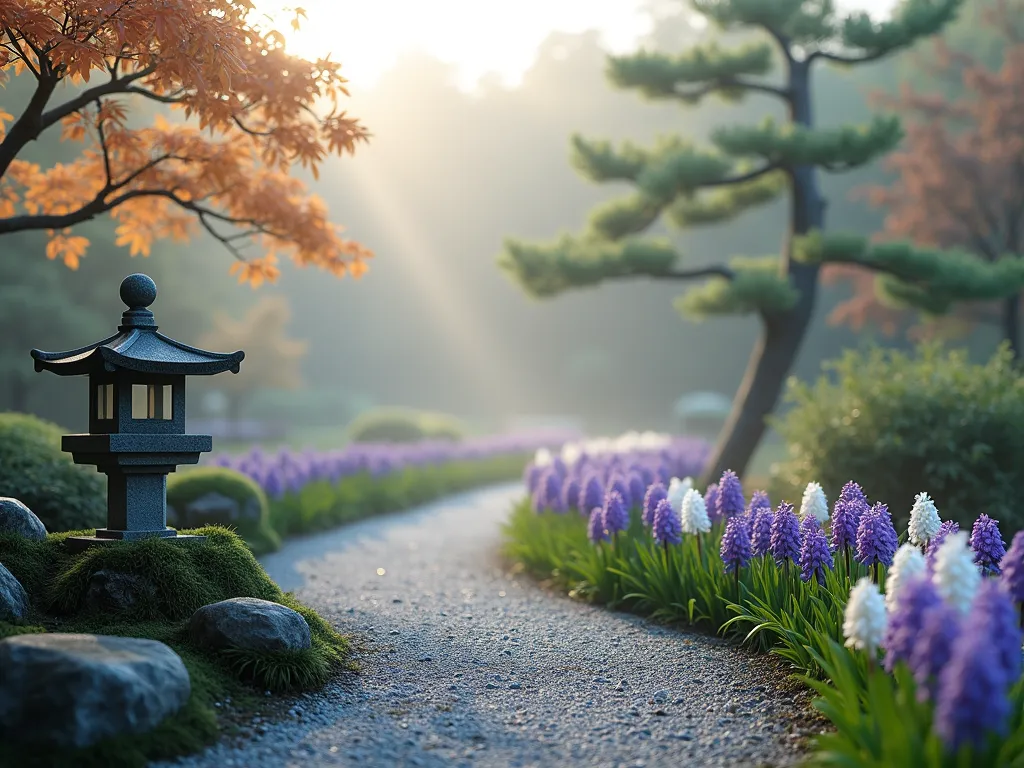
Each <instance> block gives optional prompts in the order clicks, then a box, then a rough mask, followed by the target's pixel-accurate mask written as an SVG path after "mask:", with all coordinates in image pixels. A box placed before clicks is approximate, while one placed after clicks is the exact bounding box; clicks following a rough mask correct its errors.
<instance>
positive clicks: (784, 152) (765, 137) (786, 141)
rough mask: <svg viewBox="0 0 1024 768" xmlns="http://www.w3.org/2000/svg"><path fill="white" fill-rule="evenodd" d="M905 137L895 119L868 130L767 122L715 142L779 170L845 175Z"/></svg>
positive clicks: (879, 120) (724, 132) (722, 134)
mask: <svg viewBox="0 0 1024 768" xmlns="http://www.w3.org/2000/svg"><path fill="white" fill-rule="evenodd" d="M902 136H903V130H902V128H901V127H900V122H899V120H898V119H897V118H894V117H876V118H875V119H874V120H873V121H872V122H871V123H870V124H869V125H867V126H842V127H840V128H805V127H803V126H799V125H792V124H787V125H782V126H780V125H778V124H777V123H776V122H775V121H774V120H772V119H770V118H769V119H767V120H765V121H764V122H762V123H761V124H760V125H758V126H738V127H732V128H721V129H719V130H717V131H715V133H714V134H713V135H712V139H711V140H712V142H713V143H714V144H715V146H717V147H718V149H719V150H721V151H722V152H723V153H725V154H726V155H732V156H734V157H761V158H763V159H764V160H766V161H767V162H768V163H769V164H770V165H772V166H774V167H776V168H793V167H796V166H801V165H815V166H818V167H820V168H823V169H825V170H828V171H845V170H849V169H851V168H857V167H860V166H862V165H866V164H867V163H870V162H871V161H872V160H874V159H875V158H877V157H879V156H880V155H884V154H885V153H886V152H889V151H890V150H891V149H893V148H894V147H895V146H896V145H897V144H898V143H899V141H900V139H901V138H902Z"/></svg>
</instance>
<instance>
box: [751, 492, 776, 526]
mask: <svg viewBox="0 0 1024 768" xmlns="http://www.w3.org/2000/svg"><path fill="white" fill-rule="evenodd" d="M766 508H767V509H771V508H772V502H771V499H769V498H768V492H767V491H754V492H753V493H752V494H750V505H749V506H748V507H747V514H749V515H750V517H751V520H753V517H754V513H755V512H756V511H757V510H759V509H766Z"/></svg>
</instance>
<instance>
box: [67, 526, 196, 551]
mask: <svg viewBox="0 0 1024 768" xmlns="http://www.w3.org/2000/svg"><path fill="white" fill-rule="evenodd" d="M152 538H159V539H163V540H164V541H174V542H181V543H182V544H189V543H191V544H194V543H196V542H200V541H206V537H205V536H192V535H190V534H179V533H178V532H177V531H176V530H174V529H173V528H164V529H163V530H155V531H111V530H108V529H106V528H97V529H96V535H95V536H69V537H68V538H67V539H65V540H64V542H65V544H64V546H65V547H66V548H67V550H68V552H73V553H78V552H84V551H85V550H87V549H89V548H90V547H100V546H103V545H105V544H114V543H117V542H121V541H141V540H142V539H152Z"/></svg>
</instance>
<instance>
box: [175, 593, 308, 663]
mask: <svg viewBox="0 0 1024 768" xmlns="http://www.w3.org/2000/svg"><path fill="white" fill-rule="evenodd" d="M188 626H189V634H190V635H191V637H192V640H193V642H195V643H196V644H197V645H199V646H201V647H207V648H239V649H245V650H252V651H301V650H306V649H308V648H309V647H311V645H312V642H313V636H312V633H311V632H310V629H309V624H307V623H306V620H305V619H304V618H302V615H301V614H300V613H298V612H296V611H293V610H292V609H291V608H286V607H285V606H283V605H279V604H278V603H272V602H270V601H269V600H258V599H256V598H253V597H235V598H232V599H230V600H222V601H221V602H219V603H213V604H211V605H204V606H203V607H202V608H200V609H199V610H198V611H196V612H195V613H194V614H192V618H191V619H190V620H189V625H188Z"/></svg>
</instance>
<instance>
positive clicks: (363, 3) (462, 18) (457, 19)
mask: <svg viewBox="0 0 1024 768" xmlns="http://www.w3.org/2000/svg"><path fill="white" fill-rule="evenodd" d="M894 2H895V0H846V2H842V1H841V2H840V5H841V6H845V7H846V8H856V9H863V10H867V11H869V12H871V13H872V14H882V13H885V12H887V11H888V10H889V9H890V8H891V7H892V5H893V4H894ZM256 4H257V7H258V8H259V10H260V11H261V12H263V13H267V14H271V15H275V16H276V15H277V14H278V13H280V9H282V8H286V7H296V6H301V7H302V8H304V9H305V10H306V13H307V15H308V21H307V22H306V23H305V24H304V25H303V28H302V29H301V30H300V31H299V32H298V33H296V32H292V30H291V27H289V26H288V20H290V19H291V18H292V17H291V14H287V15H285V16H283V19H284V20H283V21H281V22H280V23H279V25H278V28H279V30H280V31H281V32H282V33H284V34H285V36H286V38H287V41H288V43H287V44H288V48H289V50H291V51H292V52H294V53H296V54H299V55H302V56H307V57H314V56H322V55H324V54H326V53H331V54H332V56H331V58H332V59H333V60H335V61H340V62H341V64H342V71H343V72H344V73H345V76H346V77H348V78H349V80H351V81H352V84H353V85H355V86H358V87H364V88H366V87H371V86H372V85H373V83H374V82H375V81H376V79H377V78H378V77H380V75H381V74H383V73H384V72H386V71H387V70H388V69H390V68H391V66H392V65H393V64H394V62H395V60H396V59H397V58H398V57H399V56H400V55H401V54H402V53H404V52H406V51H409V50H417V49H418V50H421V51H425V52H427V53H430V54H432V55H433V56H435V57H437V58H438V59H441V60H442V61H446V62H450V63H452V64H455V65H456V66H457V67H458V70H459V79H460V81H461V84H462V85H463V87H466V88H472V87H473V85H475V84H476V82H477V81H478V80H479V78H480V77H481V76H483V75H485V74H488V73H491V72H494V73H497V74H499V75H500V76H501V77H502V79H503V80H504V81H505V82H506V83H507V84H508V85H515V84H516V83H517V82H518V81H519V80H520V78H521V77H522V75H523V73H524V72H525V71H526V70H527V69H528V68H529V66H530V64H531V62H532V61H533V58H534V56H535V54H536V50H537V47H538V46H539V45H540V44H541V43H542V42H543V41H544V39H545V38H546V37H547V36H548V35H549V34H551V33H552V32H554V31H560V32H568V33H579V32H583V31H586V30H588V29H597V30H599V31H600V32H601V34H602V37H603V40H604V44H605V46H606V47H607V48H608V49H609V51H612V52H625V51H628V50H630V49H631V48H633V47H634V46H635V44H636V40H637V38H638V37H641V36H642V35H644V34H646V33H647V32H648V31H649V30H650V18H649V17H648V16H646V15H645V14H643V13H642V12H641V8H642V0H514V1H513V2H507V0H506V1H505V2H499V0H430V1H429V2H427V0H256ZM278 18H282V17H278Z"/></svg>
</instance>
